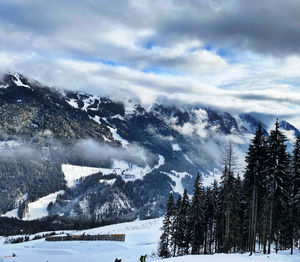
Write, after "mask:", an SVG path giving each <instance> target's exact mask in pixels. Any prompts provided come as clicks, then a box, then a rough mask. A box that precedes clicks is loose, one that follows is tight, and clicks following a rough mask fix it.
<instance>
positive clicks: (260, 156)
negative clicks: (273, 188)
mask: <svg viewBox="0 0 300 262" xmlns="http://www.w3.org/2000/svg"><path fill="white" fill-rule="evenodd" d="M265 160H266V146H265V137H264V135H263V131H262V127H261V124H260V123H259V125H258V127H257V130H256V134H255V137H254V138H253V139H252V141H251V144H250V145H249V150H248V154H247V156H246V163H247V166H246V172H245V180H244V185H245V187H244V188H245V192H244V193H245V194H246V196H247V197H246V201H247V205H248V207H247V208H248V211H249V212H248V217H247V219H248V225H249V240H248V244H249V250H250V255H252V252H255V243H256V232H257V220H258V205H259V203H260V201H259V200H260V198H262V197H263V196H262V195H261V194H262V192H264V190H263V189H262V185H263V172H264V163H265Z"/></svg>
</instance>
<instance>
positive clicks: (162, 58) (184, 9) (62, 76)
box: [0, 0, 300, 136]
mask: <svg viewBox="0 0 300 262" xmlns="http://www.w3.org/2000/svg"><path fill="white" fill-rule="evenodd" d="M245 2H247V1H245ZM267 3H270V2H269V1H266V3H264V4H263V5H264V6H265V4H267ZM281 5H282V4H281V3H280V2H279V1H275V3H274V4H272V5H270V8H269V9H268V12H267V13H266V14H264V16H263V15H262V14H261V13H260V11H259V10H257V9H256V8H249V10H245V9H244V4H243V3H236V2H235V1H228V2H226V3H224V1H216V0H214V1H192V2H189V1H186V2H182V1H171V0H158V1H147V0H144V1H131V0H128V1H119V2H118V3H117V4H116V3H114V4H108V3H107V1H97V2H94V1H89V0H87V1H85V3H83V2H81V1H74V3H73V4H72V5H69V2H68V1H65V0H60V1H58V0H54V1H50V2H47V4H45V2H43V1H38V2H37V1H32V0H26V1H17V0H14V1H12V0H10V1H7V0H5V1H2V2H1V3H0V10H2V11H0V38H1V42H0V64H1V70H2V71H3V70H9V71H18V72H21V73H24V74H25V75H27V76H29V77H32V78H36V79H37V80H39V81H40V82H42V83H45V84H48V85H50V86H56V87H63V88H71V89H75V90H83V91H86V92H94V93H97V94H99V95H106V96H110V97H116V98H118V99H123V98H124V97H127V98H128V97H135V98H138V99H139V100H140V101H141V102H142V103H144V104H151V103H152V102H153V101H155V100H157V99H158V98H159V99H161V98H162V97H166V98H168V99H169V100H172V101H183V102H185V103H201V104H203V105H208V106H213V107H219V108H222V109H224V110H226V111H230V112H234V111H257V112H262V113H275V114H279V115H285V116H287V117H290V118H291V117H292V122H294V123H295V122H297V121H298V117H297V115H299V113H300V106H299V105H300V94H299V87H298V86H299V84H300V73H299V72H300V71H299V66H300V56H299V52H297V50H298V49H297V48H296V47H297V46H299V45H297V43H298V42H297V41H298V39H295V41H288V39H292V40H293V38H292V36H293V32H294V31H293V30H294V29H295V28H294V26H293V25H294V22H293V21H294V20H295V19H297V18H295V17H293V16H291V19H290V20H288V21H286V23H285V24H284V25H283V24H279V25H278V24H277V23H275V22H276V21H277V20H276V19H275V20H274V21H275V22H274V23H275V25H276V26H278V27H280V28H278V30H274V32H273V31H272V32H270V30H269V29H268V28H270V27H268V26H269V24H267V23H266V26H265V25H264V24H262V26H261V28H260V29H258V28H255V27H253V26H252V22H253V21H252V19H254V18H253V17H255V16H253V14H255V15H257V16H259V17H261V18H262V19H265V17H266V22H268V21H270V20H268V18H270V17H281V15H282V14H283V13H284V14H286V13H289V12H290V10H294V9H295V8H294V7H295V5H297V4H296V3H290V4H288V5H286V9H284V10H283V9H282V8H279V7H281ZM276 7H278V8H276ZM200 11H201V15H199V12H200ZM272 21H273V20H272ZM241 22H243V23H241ZM239 25H240V27H241V28H244V31H242V32H241V31H240V29H239ZM284 26H286V27H284ZM271 28H272V27H271ZM279 29H280V30H279ZM259 30H261V31H259ZM297 30H298V28H297ZM258 31H259V32H258ZM275 31H276V32H275ZM260 33H261V34H262V35H263V37H262V38H261V37H260ZM263 33H265V35H264V34H263ZM266 33H268V34H266ZM279 33H280V34H281V35H282V36H285V37H286V40H282V42H281V41H280V38H279V36H280V35H278V34H279ZM272 37H273V38H274V39H275V41H273V42H272V44H270V43H271V41H272ZM223 40H224V41H223ZM267 48H269V49H270V52H268V51H266V50H267ZM279 50H282V53H283V54H284V56H282V55H277V53H278V51H279ZM293 50H296V51H293ZM270 54H272V55H270ZM198 125H199V128H198V131H199V134H201V135H203V136H204V135H205V134H204V133H203V128H201V125H202V124H199V123H198ZM193 129H194V127H189V126H183V127H182V130H183V132H186V133H189V132H194V131H195V130H193Z"/></svg>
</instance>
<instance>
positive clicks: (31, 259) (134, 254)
mask: <svg viewBox="0 0 300 262" xmlns="http://www.w3.org/2000/svg"><path fill="white" fill-rule="evenodd" d="M161 226H162V219H161V218H158V219H151V220H143V221H134V222H128V223H120V224H116V225H109V226H104V227H99V228H94V229H89V230H80V231H64V234H67V233H69V234H71V235H79V234H83V233H86V234H126V239H125V242H110V241H65V242H46V241H45V240H44V239H39V240H33V241H29V242H24V243H19V244H4V242H5V239H6V238H1V237H0V262H1V261H4V262H12V261H15V262H41V261H49V262H52V261H53V262H74V261H80V262H113V261H114V260H115V258H121V259H122V261H123V262H132V261H133V262H138V261H139V257H140V255H144V254H147V261H148V262H154V261H157V262H158V261H165V262H201V261H203V262H205V261H207V260H209V261H210V262H283V261H284V262H297V261H299V259H300V254H299V251H296V252H295V254H296V255H293V256H290V255H288V252H289V251H284V252H280V254H278V255H276V254H271V255H263V254H254V255H253V256H249V253H245V254H215V255H193V256H192V255H188V256H181V257H175V258H168V259H164V260H161V259H160V258H158V257H157V249H158V243H159V237H160V235H161V231H160V228H161ZM57 232H58V233H61V232H62V231H61V230H60V231H57ZM43 233H49V232H42V233H39V234H43ZM35 235H38V234H35ZM15 237H18V236H15ZM33 237H34V235H32V236H31V239H32V238H33ZM13 252H14V253H15V254H16V255H17V257H14V258H12V257H6V258H4V256H10V255H11V254H12V253H13Z"/></svg>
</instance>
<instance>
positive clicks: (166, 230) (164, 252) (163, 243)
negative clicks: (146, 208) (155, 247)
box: [158, 193, 174, 258]
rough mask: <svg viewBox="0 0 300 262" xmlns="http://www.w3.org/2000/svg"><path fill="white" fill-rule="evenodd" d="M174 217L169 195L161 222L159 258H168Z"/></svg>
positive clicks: (171, 198)
mask: <svg viewBox="0 0 300 262" xmlns="http://www.w3.org/2000/svg"><path fill="white" fill-rule="evenodd" d="M173 216H174V199H173V194H172V193H171V194H170V197H169V200H168V202H167V210H166V214H165V217H164V220H163V227H162V231H163V233H162V235H161V237H160V244H159V252H158V253H159V256H160V257H164V258H167V257H170V256H171V253H170V249H169V245H170V236H171V230H172V218H173Z"/></svg>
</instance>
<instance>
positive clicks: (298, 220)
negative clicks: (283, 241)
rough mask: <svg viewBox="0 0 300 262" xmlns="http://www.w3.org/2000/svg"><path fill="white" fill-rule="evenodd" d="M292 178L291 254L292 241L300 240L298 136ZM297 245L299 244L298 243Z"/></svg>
mask: <svg viewBox="0 0 300 262" xmlns="http://www.w3.org/2000/svg"><path fill="white" fill-rule="evenodd" d="M293 153H294V154H293V167H292V168H293V170H292V172H293V178H292V227H293V234H292V237H293V239H292V245H291V254H293V248H294V243H293V241H294V240H297V241H298V240H299V239H300V136H298V137H297V140H296V143H295V146H294V152H293ZM298 245H299V243H298Z"/></svg>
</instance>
